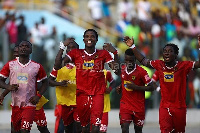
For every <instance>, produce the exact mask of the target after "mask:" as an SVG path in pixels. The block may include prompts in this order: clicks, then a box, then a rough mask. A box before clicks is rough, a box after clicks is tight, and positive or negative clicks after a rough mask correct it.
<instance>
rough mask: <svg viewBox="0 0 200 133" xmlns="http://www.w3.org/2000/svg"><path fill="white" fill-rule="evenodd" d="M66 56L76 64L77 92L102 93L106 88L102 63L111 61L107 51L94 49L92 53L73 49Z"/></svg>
mask: <svg viewBox="0 0 200 133" xmlns="http://www.w3.org/2000/svg"><path fill="white" fill-rule="evenodd" d="M67 56H68V57H69V58H70V59H71V60H72V61H73V62H74V64H75V65H76V84H77V93H85V94H87V95H96V94H104V92H105V89H106V83H105V76H104V72H103V69H104V63H109V62H112V61H113V58H112V57H111V55H110V54H109V53H108V51H106V50H95V52H94V53H93V54H88V53H87V52H86V51H85V50H84V49H73V50H72V51H70V52H69V53H68V54H67Z"/></svg>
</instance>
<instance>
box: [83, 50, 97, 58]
mask: <svg viewBox="0 0 200 133" xmlns="http://www.w3.org/2000/svg"><path fill="white" fill-rule="evenodd" d="M84 52H85V54H86V55H88V56H92V55H94V54H95V53H96V52H97V49H95V50H94V53H92V54H88V53H87V51H85V50H84Z"/></svg>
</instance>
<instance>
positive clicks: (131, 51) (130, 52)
mask: <svg viewBox="0 0 200 133" xmlns="http://www.w3.org/2000/svg"><path fill="white" fill-rule="evenodd" d="M125 55H129V56H134V57H135V55H134V53H133V49H131V48H129V49H127V50H126V51H125Z"/></svg>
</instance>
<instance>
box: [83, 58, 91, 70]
mask: <svg viewBox="0 0 200 133" xmlns="http://www.w3.org/2000/svg"><path fill="white" fill-rule="evenodd" d="M93 67H94V60H91V61H85V60H84V63H83V69H92V68H93Z"/></svg>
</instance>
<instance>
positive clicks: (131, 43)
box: [123, 36, 152, 68]
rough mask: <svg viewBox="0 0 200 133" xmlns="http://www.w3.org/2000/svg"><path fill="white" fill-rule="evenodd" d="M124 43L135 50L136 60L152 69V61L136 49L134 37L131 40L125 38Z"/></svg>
mask: <svg viewBox="0 0 200 133" xmlns="http://www.w3.org/2000/svg"><path fill="white" fill-rule="evenodd" d="M123 41H124V42H125V43H126V45H127V46H129V47H130V48H131V49H133V53H134V55H135V57H136V59H137V60H138V61H139V62H140V63H141V64H142V65H144V66H147V67H150V68H152V67H151V65H150V60H149V59H147V58H146V57H145V56H144V55H142V53H141V52H140V51H139V50H138V49H137V48H136V46H135V44H134V39H133V37H132V38H131V39H130V38H129V37H128V36H125V37H124V40H123Z"/></svg>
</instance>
